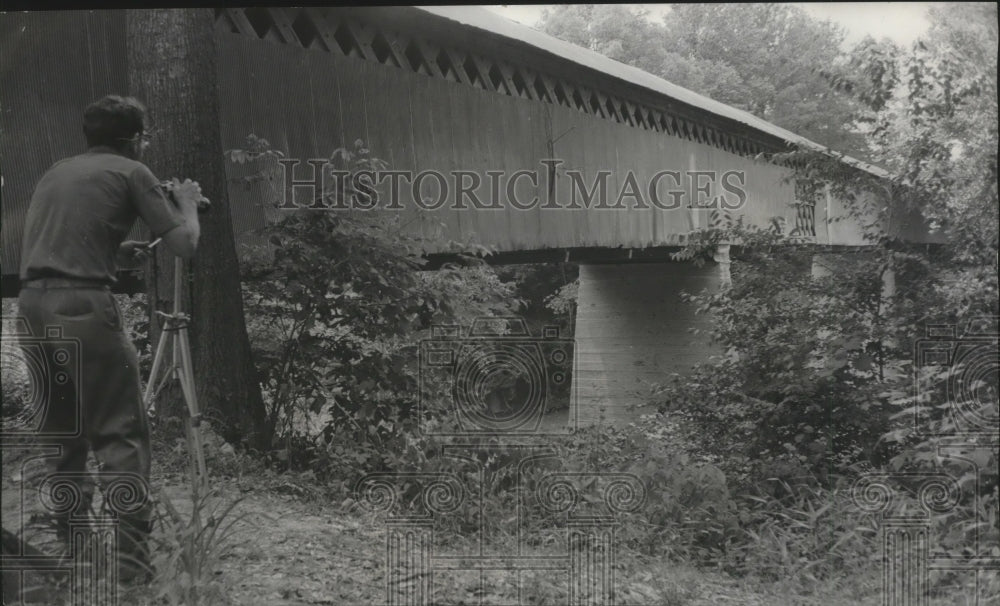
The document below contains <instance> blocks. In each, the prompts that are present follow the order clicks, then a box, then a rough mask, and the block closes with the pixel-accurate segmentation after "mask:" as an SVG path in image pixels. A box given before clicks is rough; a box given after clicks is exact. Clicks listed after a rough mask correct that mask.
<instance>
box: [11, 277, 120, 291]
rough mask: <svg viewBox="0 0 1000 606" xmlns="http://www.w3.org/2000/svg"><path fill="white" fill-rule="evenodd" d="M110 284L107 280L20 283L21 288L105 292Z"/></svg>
mask: <svg viewBox="0 0 1000 606" xmlns="http://www.w3.org/2000/svg"><path fill="white" fill-rule="evenodd" d="M110 286H111V283H110V282H108V281H107V280H98V279H87V278H35V279H34V280H26V281H24V282H22V283H21V288H91V289H100V290H107V289H108V288H110Z"/></svg>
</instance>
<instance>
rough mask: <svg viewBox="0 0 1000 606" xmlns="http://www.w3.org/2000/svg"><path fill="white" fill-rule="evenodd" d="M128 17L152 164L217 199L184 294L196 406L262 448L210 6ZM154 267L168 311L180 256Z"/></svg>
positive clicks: (160, 303)
mask: <svg viewBox="0 0 1000 606" xmlns="http://www.w3.org/2000/svg"><path fill="white" fill-rule="evenodd" d="M127 23H128V25H127V33H126V36H127V48H128V62H129V63H128V74H129V89H130V92H131V94H133V95H135V96H136V97H138V98H140V99H142V100H143V101H144V102H145V103H146V105H147V107H148V108H149V111H150V115H151V118H152V122H153V129H154V133H155V135H154V143H153V145H152V146H151V147H150V148H149V150H148V152H149V156H148V157H147V158H146V160H147V161H148V163H149V164H150V166H151V168H152V169H153V171H154V172H155V173H157V174H158V175H160V176H161V177H166V178H169V177H174V176H176V177H179V178H181V179H185V178H190V179H194V180H195V181H198V182H199V183H200V184H201V187H202V191H203V192H204V193H205V195H206V196H207V197H209V198H210V199H211V201H212V208H211V211H210V212H208V213H206V214H203V215H202V216H201V240H200V243H199V246H198V253H197V255H196V256H195V258H194V259H193V260H192V261H191V262H190V264H189V265H190V270H188V271H187V275H186V276H185V281H186V284H185V285H184V294H183V295H182V297H183V299H184V300H183V301H182V306H183V308H184V310H185V311H187V312H188V313H190V315H191V318H192V322H191V326H190V337H191V349H192V357H193V359H194V374H195V383H196V387H197V394H198V401H199V405H200V407H201V409H202V411H203V412H204V413H206V416H208V417H210V418H213V419H214V420H215V421H216V422H215V423H214V424H213V425H214V427H215V429H216V430H217V431H218V432H219V433H220V434H221V435H222V436H223V437H225V438H226V440H227V441H230V442H232V443H240V442H249V443H251V444H253V445H255V446H258V447H260V446H266V445H264V444H261V443H260V436H263V435H264V434H263V432H261V429H262V427H263V425H264V405H263V400H262V397H261V391H260V385H259V382H258V380H257V374H256V370H255V368H254V365H253V360H252V358H251V352H250V342H249V339H248V337H247V331H246V325H245V322H244V315H243V300H242V297H241V292H240V278H239V276H240V272H239V264H238V260H237V256H236V248H235V244H234V237H233V228H232V222H231V219H230V211H229V201H228V198H227V192H226V172H225V164H224V157H223V151H222V142H221V136H220V130H219V120H220V116H219V102H218V92H217V80H216V49H215V35H214V29H213V23H214V15H213V11H212V10H211V9H197V10H195V9H183V10H177V9H156V10H130V11H129V13H128V18H127ZM153 265H154V268H153V271H152V272H151V273H150V275H149V276H147V287H148V294H149V302H150V307H151V311H152V309H161V310H169V309H170V308H171V304H172V300H173V268H174V258H173V256H172V255H171V254H170V253H169V252H168V251H167V250H165V247H160V248H159V249H158V250H157V253H156V258H155V260H154V263H153ZM157 325H158V320H157V319H156V318H151V321H150V333H151V337H152V340H153V342H154V346H155V341H156V339H157V338H159V337H160V336H161V335H160V334H159V333H160V331H159V329H158V327H157Z"/></svg>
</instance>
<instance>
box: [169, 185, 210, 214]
mask: <svg viewBox="0 0 1000 606" xmlns="http://www.w3.org/2000/svg"><path fill="white" fill-rule="evenodd" d="M169 190H170V193H171V195H172V196H173V198H174V200H175V201H176V202H177V204H178V205H180V208H181V211H185V210H188V209H193V210H194V211H195V212H197V210H198V206H199V204H200V203H201V202H202V201H205V202H208V198H206V197H205V196H204V194H202V193H201V186H200V185H198V182H197V181H192V180H191V179H184V182H183V183H181V181H180V179H178V178H177V177H174V178H173V179H172V180H171V181H170V187H169Z"/></svg>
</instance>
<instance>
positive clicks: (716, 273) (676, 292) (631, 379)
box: [573, 251, 728, 425]
mask: <svg viewBox="0 0 1000 606" xmlns="http://www.w3.org/2000/svg"><path fill="white" fill-rule="evenodd" d="M726 252H728V251H726ZM716 261H717V262H716V263H706V264H705V265H704V266H702V267H696V266H695V265H694V264H693V263H691V262H666V263H637V264H620V265H581V266H580V289H579V294H578V298H577V316H576V351H575V356H576V370H575V373H574V376H573V382H574V393H575V394H576V401H575V403H574V405H575V406H577V407H578V410H577V413H578V414H577V417H576V418H577V419H578V422H579V423H580V425H592V424H600V423H609V424H612V423H621V424H625V423H628V422H630V421H632V420H633V419H635V418H636V416H637V415H638V414H641V413H642V412H643V411H642V409H638V410H637V409H630V408H629V407H630V406H634V405H643V404H646V403H648V402H649V392H650V389H651V387H652V386H653V385H654V384H657V383H663V382H665V381H666V380H667V379H668V378H669V376H670V374H671V373H679V374H684V373H686V372H688V371H689V370H690V369H691V366H692V365H694V364H696V363H698V362H702V361H706V360H707V359H708V356H709V355H711V354H713V353H718V349H717V348H713V347H710V346H709V345H708V337H707V335H704V334H702V335H694V334H692V333H691V331H690V330H689V329H690V328H700V329H703V330H707V329H709V328H710V327H711V320H710V318H709V317H708V316H707V315H697V314H695V307H694V305H692V304H690V303H687V302H685V301H683V300H682V298H681V292H689V293H697V292H700V291H701V290H702V289H706V288H707V289H713V290H714V289H718V288H720V286H721V285H722V284H723V282H724V281H725V280H726V279H728V263H727V261H728V256H727V255H717V257H716Z"/></svg>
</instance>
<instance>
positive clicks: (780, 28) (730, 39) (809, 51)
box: [541, 4, 866, 156]
mask: <svg viewBox="0 0 1000 606" xmlns="http://www.w3.org/2000/svg"><path fill="white" fill-rule="evenodd" d="M541 26H542V28H544V30H545V31H546V32H548V33H549V34H552V35H553V36H556V37H558V38H562V39H564V40H567V41H569V42H573V43H574V44H578V45H580V46H584V47H586V48H589V49H591V50H594V51H597V52H599V53H602V54H604V55H606V56H608V57H610V58H612V59H616V60H618V61H621V62H623V63H627V64H629V65H634V66H636V67H639V68H641V69H644V70H646V71H648V72H650V73H652V74H655V75H657V76H660V77H662V78H664V79H666V80H669V81H670V82H673V83H675V84H678V85H680V86H683V87H685V88H689V89H691V90H693V91H695V92H698V93H701V94H703V95H706V96H708V97H711V98H712V99H715V100H717V101H721V102H723V103H726V104H728V105H732V106H734V107H738V108H740V109H743V110H746V111H748V112H750V113H752V114H754V115H756V116H759V117H761V118H764V119H765V120H769V121H771V122H774V123H775V124H778V125H779V126H782V127H784V128H787V129H788V130H791V131H792V132H795V133H797V134H800V135H802V136H805V137H808V138H810V139H813V140H814V141H816V142H818V143H822V144H824V145H828V146H830V147H832V148H834V149H836V150H837V151H841V152H846V153H849V154H852V155H860V156H863V155H864V154H865V153H866V148H865V145H864V141H863V138H862V136H861V135H859V134H857V133H852V132H851V130H852V127H853V115H854V109H855V107H856V105H855V104H854V103H853V102H852V100H851V99H850V97H849V96H848V95H845V94H842V93H840V92H838V91H835V90H833V89H831V87H830V86H829V85H828V82H827V77H828V75H827V74H825V73H824V72H829V71H832V70H836V69H838V66H839V65H840V64H842V63H843V62H844V57H843V54H842V53H841V49H840V47H841V45H842V43H843V40H844V32H843V31H842V30H841V29H839V28H838V27H837V26H835V25H833V24H830V23H828V22H820V21H816V20H815V19H812V18H811V17H809V15H807V14H806V13H805V12H804V11H802V10H801V9H799V8H797V7H793V6H788V5H766V4H688V5H677V6H674V7H673V8H672V9H671V11H670V12H669V13H668V14H667V15H666V16H665V17H664V19H663V21H662V22H657V21H653V20H652V19H651V18H650V15H649V14H648V13H646V12H643V11H641V10H636V9H632V8H629V7H626V6H621V5H568V6H559V7H557V8H555V9H553V10H551V11H546V12H545V13H544V16H543V19H542V22H541Z"/></svg>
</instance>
